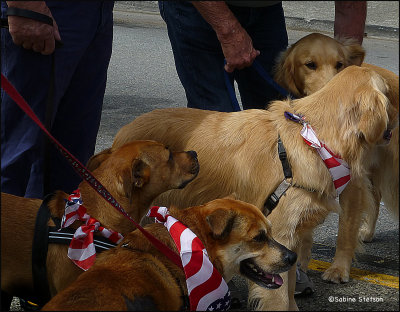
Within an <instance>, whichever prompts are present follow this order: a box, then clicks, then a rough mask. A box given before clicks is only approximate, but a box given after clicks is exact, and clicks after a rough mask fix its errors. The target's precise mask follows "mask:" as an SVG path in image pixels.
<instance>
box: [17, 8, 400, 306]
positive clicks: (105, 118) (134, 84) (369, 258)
mask: <svg viewBox="0 0 400 312" xmlns="http://www.w3.org/2000/svg"><path fill="white" fill-rule="evenodd" d="M283 6H284V9H285V16H286V21H287V29H288V35H289V43H290V44H292V43H294V42H296V41H297V40H298V39H300V38H301V37H304V36H306V35H307V34H309V33H310V32H322V33H325V34H328V35H332V34H333V19H334V2H333V1H284V2H283ZM114 20H115V27H114V44H113V55H112V58H111V62H110V67H109V74H108V82H107V89H106V94H105V99H104V106H103V114H102V120H101V125H100V130H99V134H98V138H97V145H96V152H99V151H101V150H103V149H105V148H108V147H109V146H111V144H112V140H113V138H114V136H115V134H116V132H117V131H118V130H119V129H120V128H121V127H122V126H123V125H125V124H126V123H128V122H130V121H131V120H133V119H134V118H135V117H137V116H139V115H141V114H143V113H145V112H148V111H151V110H153V109H156V108H166V107H184V106H186V98H185V94H184V90H183V88H182V86H181V84H180V82H179V79H178V76H177V74H176V70H175V66H174V61H173V56H172V51H171V46H170V44H169V41H168V36H167V33H166V27H165V23H164V21H163V20H162V19H161V17H160V15H159V12H158V7H157V2H156V1H117V2H116V4H115V9H114ZM398 21H399V4H398V2H396V1H368V15H367V22H366V37H365V39H364V43H363V46H364V47H365V49H366V51H367V56H366V60H365V61H366V62H368V63H371V64H375V65H378V66H382V67H384V68H387V69H389V70H392V71H393V72H395V73H396V74H398V73H399V57H398V56H399V40H398V39H399V37H398V24H399V22H398ZM337 222H338V216H337V215H336V214H331V215H329V216H328V218H327V219H326V221H325V222H324V224H322V225H321V226H319V227H318V228H317V229H316V230H315V243H314V246H313V249H312V258H313V260H312V263H311V266H310V269H311V270H310V271H309V276H310V277H311V278H312V280H313V281H314V283H315V286H316V287H315V293H314V294H313V295H312V296H309V297H304V298H297V300H296V301H297V304H298V306H299V308H300V310H307V311H334V310H335V311H344V310H354V311H361V310H365V311H375V310H379V311H398V310H399V233H398V221H396V220H394V219H393V217H392V216H390V214H389V213H388V212H387V211H386V209H385V208H384V207H382V209H381V211H380V215H379V218H378V222H377V231H376V235H375V239H374V240H373V241H372V242H371V243H368V244H364V250H363V251H360V252H359V253H358V256H357V261H355V262H354V264H353V268H354V269H353V270H352V272H351V281H350V282H349V283H346V284H340V285H336V284H331V283H327V282H325V281H323V280H322V278H321V273H322V272H323V270H324V269H325V268H326V266H327V265H329V263H330V262H331V261H332V257H333V255H334V251H335V243H336V237H337ZM234 283H235V286H236V287H237V288H238V290H239V295H240V299H241V303H242V306H241V308H240V309H242V310H245V309H246V306H245V300H246V296H247V290H246V283H245V282H244V281H243V280H242V279H240V278H235V279H234ZM12 310H14V311H17V310H20V307H19V306H18V304H17V302H16V301H14V306H13V308H12Z"/></svg>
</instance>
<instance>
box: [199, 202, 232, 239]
mask: <svg viewBox="0 0 400 312" xmlns="http://www.w3.org/2000/svg"><path fill="white" fill-rule="evenodd" d="M235 217H236V214H235V213H234V212H233V211H232V210H227V209H221V208H219V209H216V210H214V211H213V212H212V213H211V214H209V215H208V216H207V217H206V221H207V223H208V225H209V226H210V229H211V232H212V234H213V237H214V238H215V239H224V238H226V237H227V236H228V235H229V234H230V233H231V231H232V227H233V223H234V221H235Z"/></svg>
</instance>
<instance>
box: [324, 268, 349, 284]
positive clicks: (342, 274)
mask: <svg viewBox="0 0 400 312" xmlns="http://www.w3.org/2000/svg"><path fill="white" fill-rule="evenodd" d="M322 279H323V280H325V281H329V282H332V283H336V284H340V283H347V282H348V281H349V279H350V272H349V270H346V269H344V268H341V267H337V266H330V267H329V268H328V269H327V270H326V271H325V272H324V273H323V274H322Z"/></svg>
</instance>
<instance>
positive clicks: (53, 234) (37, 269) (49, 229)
mask: <svg viewBox="0 0 400 312" xmlns="http://www.w3.org/2000/svg"><path fill="white" fill-rule="evenodd" d="M53 196H54V193H52V194H49V195H47V196H46V197H45V198H44V200H43V202H42V204H41V206H40V208H39V210H38V213H37V216H36V222H35V233H34V236H33V243H32V278H33V287H34V297H33V298H29V300H30V301H33V302H35V303H36V304H37V305H38V306H39V307H42V306H44V305H45V304H46V303H47V302H48V301H49V300H50V299H51V295H50V289H49V284H48V280H47V270H46V260H47V251H48V244H65V245H69V244H70V242H71V240H72V237H73V235H74V233H75V229H71V228H63V229H62V230H60V231H59V229H60V228H61V220H60V219H59V218H56V217H53V216H51V214H50V210H49V207H48V203H49V201H50V199H51V198H52V197H53ZM50 218H51V219H52V220H53V222H54V223H55V224H56V226H48V221H49V220H50ZM93 243H94V245H95V248H96V253H100V252H102V251H104V250H107V249H110V248H112V247H115V246H117V244H114V243H112V242H110V241H109V240H108V239H107V238H105V237H103V236H101V235H98V236H96V237H95V238H94V241H93Z"/></svg>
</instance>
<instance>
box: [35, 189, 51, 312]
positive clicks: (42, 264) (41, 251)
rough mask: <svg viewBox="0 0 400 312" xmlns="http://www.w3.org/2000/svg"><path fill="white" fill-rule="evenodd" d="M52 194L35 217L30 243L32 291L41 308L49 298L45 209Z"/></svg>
mask: <svg viewBox="0 0 400 312" xmlns="http://www.w3.org/2000/svg"><path fill="white" fill-rule="evenodd" d="M53 195H54V194H49V195H47V196H46V197H45V199H44V200H43V202H42V205H41V206H40V208H39V211H38V213H37V216H36V222H35V233H34V235H33V242H32V277H33V289H34V292H35V296H36V300H35V301H34V302H35V303H36V304H38V305H39V306H43V305H44V304H46V302H48V301H49V300H50V298H51V296H50V290H49V283H48V281H47V270H46V260H47V250H48V249H47V246H48V226H47V224H48V221H49V219H50V211H49V209H48V207H47V204H48V202H49V200H50V199H51V198H52V197H53Z"/></svg>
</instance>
